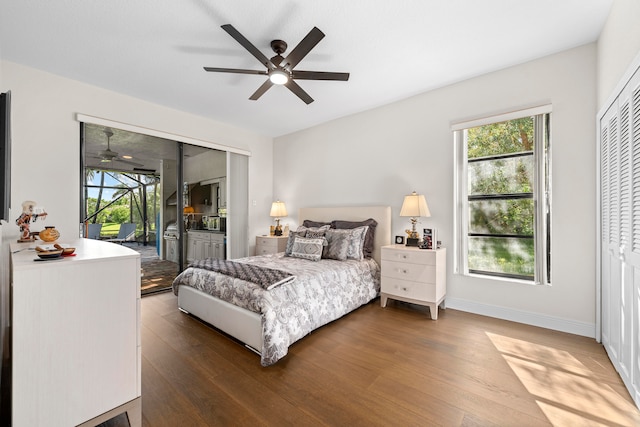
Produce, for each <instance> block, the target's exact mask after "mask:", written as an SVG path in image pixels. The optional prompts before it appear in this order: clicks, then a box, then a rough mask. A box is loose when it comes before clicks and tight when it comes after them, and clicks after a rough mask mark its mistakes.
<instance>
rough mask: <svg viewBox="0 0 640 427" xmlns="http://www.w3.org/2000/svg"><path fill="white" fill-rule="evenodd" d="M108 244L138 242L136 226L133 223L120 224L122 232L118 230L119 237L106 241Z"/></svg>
mask: <svg viewBox="0 0 640 427" xmlns="http://www.w3.org/2000/svg"><path fill="white" fill-rule="evenodd" d="M106 241H107V242H113V243H119V244H123V243H124V242H135V241H136V225H135V223H132V222H125V223H124V224H120V230H118V237H116V238H114V239H106Z"/></svg>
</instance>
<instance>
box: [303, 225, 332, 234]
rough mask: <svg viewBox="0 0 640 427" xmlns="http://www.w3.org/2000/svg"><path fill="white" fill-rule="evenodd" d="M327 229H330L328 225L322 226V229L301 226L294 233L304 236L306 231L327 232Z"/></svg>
mask: <svg viewBox="0 0 640 427" xmlns="http://www.w3.org/2000/svg"><path fill="white" fill-rule="evenodd" d="M329 227H331V225H329V224H326V225H323V226H322V227H305V226H304V225H301V226H300V227H298V229H297V230H296V231H297V232H298V233H303V234H304V233H306V232H308V231H327V230H328V229H329Z"/></svg>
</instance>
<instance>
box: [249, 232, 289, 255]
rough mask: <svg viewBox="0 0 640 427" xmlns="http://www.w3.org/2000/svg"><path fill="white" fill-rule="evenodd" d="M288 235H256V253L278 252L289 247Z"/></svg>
mask: <svg viewBox="0 0 640 427" xmlns="http://www.w3.org/2000/svg"><path fill="white" fill-rule="evenodd" d="M287 240H289V237H287V236H256V255H266V254H277V253H278V252H284V250H285V249H286V248H287Z"/></svg>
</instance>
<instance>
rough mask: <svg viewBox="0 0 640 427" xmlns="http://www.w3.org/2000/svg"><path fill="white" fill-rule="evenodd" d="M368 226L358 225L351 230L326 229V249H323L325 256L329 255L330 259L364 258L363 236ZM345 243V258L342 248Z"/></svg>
mask: <svg viewBox="0 0 640 427" xmlns="http://www.w3.org/2000/svg"><path fill="white" fill-rule="evenodd" d="M368 228H369V227H368V226H365V227H358V228H354V229H351V230H336V229H333V228H332V229H330V230H327V232H326V234H325V237H326V239H327V242H328V246H327V249H326V251H325V255H324V256H325V258H329V257H331V258H332V259H340V260H344V259H357V260H362V259H363V258H364V252H363V246H364V238H365V235H366V233H367V230H368ZM332 245H337V247H333V248H332V247H331V246H332ZM343 245H346V258H343V254H344V248H343V247H342V246H343Z"/></svg>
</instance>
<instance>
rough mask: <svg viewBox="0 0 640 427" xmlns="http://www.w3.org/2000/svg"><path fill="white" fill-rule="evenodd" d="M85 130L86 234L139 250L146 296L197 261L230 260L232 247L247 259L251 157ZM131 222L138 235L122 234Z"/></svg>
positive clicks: (94, 127) (100, 128) (105, 129)
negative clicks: (249, 163) (248, 176)
mask: <svg viewBox="0 0 640 427" xmlns="http://www.w3.org/2000/svg"><path fill="white" fill-rule="evenodd" d="M80 127H81V132H80V134H81V171H82V173H81V177H82V182H83V186H82V191H81V195H80V197H81V212H80V217H81V234H82V235H83V236H84V237H89V238H97V239H103V240H109V239H113V238H118V239H119V240H118V242H120V243H121V244H125V245H127V246H130V247H131V248H132V249H134V250H137V251H138V252H140V253H141V260H142V268H143V276H142V282H143V284H142V293H143V294H145V293H151V292H156V291H160V290H166V289H167V288H168V287H170V285H171V282H172V281H173V278H174V277H175V276H176V275H177V273H178V272H180V271H182V270H183V269H184V268H186V266H187V265H188V263H189V262H190V261H193V260H194V259H200V258H206V257H218V258H226V257H227V246H228V247H229V248H231V249H232V250H233V251H234V254H235V255H236V256H246V254H247V251H248V249H247V247H248V243H247V236H246V229H247V222H248V219H247V218H248V215H247V212H248V202H247V191H248V190H247V187H248V183H247V178H246V177H247V163H248V162H247V156H245V155H241V154H236V153H228V152H226V151H222V150H217V149H213V148H207V147H203V146H198V145H195V144H189V143H184V142H181V141H175V140H172V139H166V138H159V137H156V136H150V135H146V134H144V133H137V132H132V131H131V130H124V129H119V128H117V127H115V126H105V125H104V124H95V123H81V126H80ZM228 172H232V173H228ZM227 213H229V215H227ZM125 224H134V225H133V227H135V233H133V235H128V236H120V235H119V234H122V230H124V229H125V228H126V227H125V226H124V225H125ZM123 237H126V239H125V241H121V240H120V239H122V238H123ZM228 238H229V240H228ZM231 239H233V240H231ZM227 241H229V242H233V244H229V245H227Z"/></svg>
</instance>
